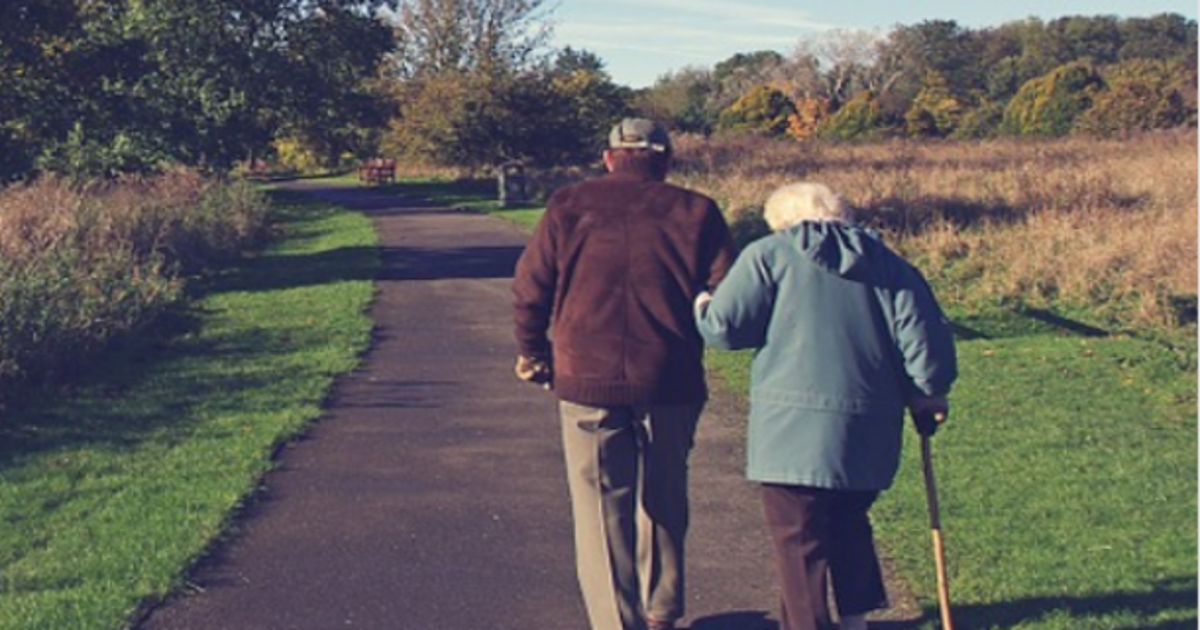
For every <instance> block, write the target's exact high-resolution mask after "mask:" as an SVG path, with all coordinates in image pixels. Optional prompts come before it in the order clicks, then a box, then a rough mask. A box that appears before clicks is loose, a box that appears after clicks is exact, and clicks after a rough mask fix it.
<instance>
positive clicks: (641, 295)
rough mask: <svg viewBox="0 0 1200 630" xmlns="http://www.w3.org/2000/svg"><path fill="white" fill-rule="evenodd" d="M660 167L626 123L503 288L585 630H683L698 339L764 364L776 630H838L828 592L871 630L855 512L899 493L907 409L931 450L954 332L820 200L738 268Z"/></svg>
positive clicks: (870, 577)
mask: <svg viewBox="0 0 1200 630" xmlns="http://www.w3.org/2000/svg"><path fill="white" fill-rule="evenodd" d="M670 159H671V141H670V138H669V136H668V134H667V132H666V131H665V130H664V129H663V128H662V127H661V126H660V125H658V124H657V123H654V122H652V121H648V120H644V119H636V118H635V119H625V120H622V121H621V122H619V123H618V124H617V125H616V126H615V127H614V128H613V129H612V132H611V134H610V136H609V148H608V149H607V150H606V151H605V152H604V162H605V165H606V167H607V170H608V173H607V174H606V175H605V176H602V177H598V178H595V179H591V180H587V181H584V182H581V183H578V184H574V185H571V186H567V187H565V188H562V189H560V190H558V191H557V192H556V193H554V195H553V196H552V197H551V198H550V200H549V202H548V204H547V208H546V212H545V215H544V216H543V217H542V220H541V221H540V223H539V225H538V227H537V229H536V231H535V233H534V235H533V237H532V238H531V239H530V241H529V244H528V245H527V247H526V248H525V251H524V253H523V254H522V256H521V258H520V261H519V262H518V263H517V267H516V272H515V277H514V280H513V304H514V320H515V334H516V339H517V344H518V358H517V365H516V373H517V376H518V377H520V378H521V379H523V380H526V381H530V382H533V383H539V384H542V385H543V386H545V387H547V388H549V389H552V390H553V392H554V394H555V395H556V397H557V398H558V400H559V416H560V420H561V425H562V439H563V445H564V451H565V459H566V470H567V478H568V488H569V490H570V495H571V504H572V516H573V521H574V527H575V549H576V564H577V571H578V578H579V583H580V589H581V591H582V594H583V599H584V604H585V606H586V609H587V612H588V617H589V619H590V622H591V627H592V630H647V629H650V630H655V629H664V628H674V627H675V624H676V622H677V621H678V620H679V619H681V618H682V617H683V614H684V541H685V536H686V533H687V529H688V495H687V474H688V455H689V453H690V451H691V449H692V446H693V441H694V436H695V432H696V425H697V422H698V420H699V417H700V412H701V409H702V407H703V405H704V402H705V401H706V399H707V390H706V386H705V375H704V367H703V362H702V359H703V352H704V345H705V344H706V343H707V344H708V345H711V346H714V347H718V348H726V349H740V348H753V349H755V355H754V362H753V367H752V372H751V392H750V418H749V427H748V443H747V449H746V451H747V460H748V461H747V477H748V478H749V479H750V480H752V481H754V482H757V483H759V484H761V490H762V504H763V509H764V514H765V520H766V525H767V531H768V532H769V535H770V537H771V540H772V542H773V544H774V550H775V559H776V564H777V580H778V583H779V591H780V600H781V611H780V628H781V630H828V629H831V628H833V627H834V626H833V622H832V616H833V615H832V614H831V611H830V607H829V605H828V603H827V589H828V588H829V587H830V586H832V591H833V598H834V601H835V602H836V609H837V613H838V617H839V627H840V628H841V630H863V629H865V628H866V627H867V624H866V618H865V615H866V613H868V612H869V611H872V610H876V609H879V608H883V607H885V606H886V605H887V596H886V593H885V590H884V585H883V581H882V577H881V573H880V569H879V561H878V558H877V557H876V553H875V547H874V541H873V535H872V530H871V523H870V520H869V517H868V510H869V509H870V507H871V505H872V503H873V502H874V501H875V499H876V497H877V496H878V495H879V493H880V492H881V491H882V490H884V489H886V488H887V487H889V485H890V484H891V482H892V479H893V477H894V476H895V473H896V470H897V467H898V465H899V455H900V445H901V430H902V428H903V417H904V412H905V409H908V410H909V411H910V412H911V413H912V416H913V418H914V421H915V423H916V425H917V430H918V431H920V432H922V433H923V434H931V433H932V432H933V431H934V430H936V427H937V421H939V420H941V419H944V418H945V414H946V413H947V411H948V404H947V401H946V398H945V397H946V395H947V394H948V392H949V390H950V386H951V384H952V382H953V381H954V379H955V376H956V362H955V352H954V342H953V337H952V335H951V331H950V328H949V325H948V323H947V322H946V320H945V317H944V316H943V314H942V312H941V309H940V307H939V306H938V304H937V302H936V300H935V298H934V296H933V294H932V292H931V291H930V289H929V287H928V285H927V284H926V282H925V280H924V278H923V277H922V275H921V274H920V272H918V271H917V270H916V269H915V268H914V267H912V266H911V265H909V264H908V263H907V262H905V261H904V260H903V259H901V258H900V257H899V256H898V255H896V254H895V253H893V252H892V251H891V250H890V249H888V248H887V246H885V245H884V244H883V242H882V241H880V240H879V237H878V236H877V235H875V234H874V233H873V232H871V231H869V230H867V229H864V228H862V227H858V226H856V225H855V224H854V223H853V218H852V216H851V211H850V209H849V207H848V206H847V205H846V204H845V203H844V202H843V201H842V200H841V198H839V197H838V196H837V195H836V194H834V193H833V192H832V191H830V190H829V189H828V188H826V187H825V186H823V185H820V184H815V183H798V184H792V185H788V186H784V187H782V188H780V189H779V190H777V191H776V192H775V193H773V194H772V195H771V197H770V198H769V199H768V200H767V202H766V206H765V210H764V218H765V219H766V221H767V222H768V224H769V225H770V226H771V228H772V230H773V234H771V235H770V236H767V237H764V238H762V239H760V240H758V241H755V242H753V243H751V244H750V245H748V246H747V247H746V248H745V250H744V251H743V252H741V253H740V255H739V254H738V253H737V251H736V249H735V245H734V243H733V241H732V239H731V236H730V232H729V229H728V226H727V225H726V222H725V219H724V218H723V216H722V214H721V212H720V210H719V209H718V207H717V205H716V203H715V202H714V201H713V200H712V199H710V198H708V197H706V196H704V195H701V194H699V193H697V192H694V191H690V190H687V189H684V188H681V187H678V186H674V185H671V184H668V183H666V182H665V179H666V176H667V173H668V169H669V165H670ZM551 331H552V332H551ZM935 417H936V420H935Z"/></svg>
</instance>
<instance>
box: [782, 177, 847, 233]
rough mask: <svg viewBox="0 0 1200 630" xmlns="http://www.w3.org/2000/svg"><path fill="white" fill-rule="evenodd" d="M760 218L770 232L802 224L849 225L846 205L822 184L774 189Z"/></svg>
mask: <svg viewBox="0 0 1200 630" xmlns="http://www.w3.org/2000/svg"><path fill="white" fill-rule="evenodd" d="M763 219H764V220H766V222H767V225H769V226H771V229H772V230H775V231H778V230H786V229H787V228H790V227H792V226H793V225H796V224H797V223H800V222H801V221H834V222H838V223H850V222H851V221H853V220H854V212H853V210H851V208H850V206H849V204H847V203H846V202H845V200H843V199H842V198H841V196H839V195H838V194H837V193H835V192H833V191H832V190H830V189H829V187H828V186H826V185H825V184H818V183H815V182H799V183H795V184H787V185H785V186H781V187H780V188H777V189H776V190H775V192H773V193H771V196H770V197H768V198H767V203H766V204H765V205H764V206H763Z"/></svg>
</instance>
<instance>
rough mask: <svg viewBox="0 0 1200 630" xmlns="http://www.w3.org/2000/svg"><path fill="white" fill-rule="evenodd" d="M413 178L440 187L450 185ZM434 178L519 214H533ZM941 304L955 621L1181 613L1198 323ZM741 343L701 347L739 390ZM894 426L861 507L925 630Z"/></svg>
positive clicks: (928, 563) (1181, 623) (1191, 514)
mask: <svg viewBox="0 0 1200 630" xmlns="http://www.w3.org/2000/svg"><path fill="white" fill-rule="evenodd" d="M402 186H403V185H402ZM418 186H424V187H425V188H424V190H425V194H426V196H430V197H433V198H437V197H438V192H439V190H441V188H439V187H445V186H448V185H447V184H420V185H418ZM445 190H447V191H450V192H449V193H448V194H449V195H452V196H453V199H454V201H453V202H454V203H456V204H460V205H468V206H470V207H472V208H475V209H477V210H482V211H489V212H494V213H496V214H498V215H500V216H502V217H505V218H507V219H509V220H513V221H515V222H518V223H520V224H523V225H526V226H530V227H531V226H532V225H534V224H536V221H537V218H538V217H539V216H540V209H538V208H522V209H515V210H501V209H499V208H498V207H497V205H496V204H495V203H494V202H491V201H490V200H488V199H487V197H486V196H484V195H482V194H477V195H475V196H474V197H472V196H471V195H470V194H468V193H469V191H466V192H464V191H463V190H462V189H454V188H453V187H451V188H446V189H445ZM405 192H406V193H408V192H409V190H408V189H407V188H405ZM949 310H950V316H951V319H952V320H954V322H955V324H956V329H957V332H958V337H959V346H958V348H959V359H960V364H961V371H962V377H961V379H960V381H959V383H958V384H957V386H956V389H955V392H954V394H953V396H952V404H953V406H954V409H953V411H952V420H951V422H950V424H948V425H947V426H946V427H944V428H943V429H942V431H940V432H939V434H938V436H936V437H935V438H934V453H935V454H934V458H935V469H936V474H937V479H938V490H939V499H940V508H941V517H942V529H943V534H944V537H945V539H946V546H947V556H948V563H949V570H950V584H951V599H952V603H953V612H954V617H955V621H956V624H957V626H956V627H961V628H971V629H972V630H989V629H991V630H1002V629H1003V630H1014V629H1022V630H1026V629H1027V630H1078V629H1080V628H1088V629H1089V630H1183V629H1185V628H1195V627H1196V622H1197V613H1196V598H1197V584H1196V561H1197V457H1196V454H1197V422H1196V421H1197V418H1196V388H1195V384H1196V350H1195V348H1196V330H1195V327H1194V326H1192V327H1190V328H1184V329H1180V330H1175V331H1170V332H1159V333H1147V334H1145V335H1139V336H1129V335H1109V334H1107V333H1106V332H1105V331H1103V330H1100V329H1097V328H1095V327H1094V326H1092V325H1089V324H1088V323H1085V322H1084V321H1082V320H1083V319H1089V318H1087V313H1069V314H1068V315H1069V316H1065V315H1063V314H1060V313H1054V312H1050V311H1047V310H1036V309H1027V308H1021V307H1011V308H1006V307H999V306H997V307H991V308H985V309H982V310H973V311H966V310H961V309H960V310H958V311H955V310H954V309H953V308H951V309H949ZM1077 315H1078V316H1079V317H1076V316H1077ZM1098 319H1099V318H1098ZM750 359H751V355H750V354H749V353H747V352H734V353H730V352H710V353H709V366H710V369H711V371H712V372H713V373H714V374H715V375H716V376H717V377H718V378H720V379H721V380H723V381H725V382H726V383H727V384H728V385H729V387H730V389H731V390H732V391H734V392H740V393H742V394H745V393H746V392H747V391H748V387H749V365H750ZM906 437H907V442H906V444H905V448H904V459H903V464H902V468H901V471H900V474H899V476H898V478H897V481H896V485H895V486H894V487H893V488H892V489H891V490H890V491H888V492H886V493H884V495H883V497H882V499H881V500H880V503H879V504H878V505H877V507H876V508H875V509H874V510H873V517H874V521H875V523H876V530H877V535H878V537H879V540H880V544H881V545H882V546H883V547H884V548H886V549H887V551H888V554H889V555H890V556H891V557H892V558H893V560H894V561H895V565H896V567H897V569H898V571H899V573H900V578H901V579H902V580H904V581H905V583H906V584H908V586H909V587H910V590H911V591H912V592H913V593H914V594H916V595H917V596H918V599H919V601H920V604H921V606H922V608H923V609H924V615H923V617H922V620H921V621H920V622H919V623H918V624H916V625H915V626H913V630H916V628H920V629H922V630H924V629H932V628H935V627H937V626H938V623H937V621H936V620H937V618H938V611H937V599H936V588H935V583H936V580H935V577H934V574H933V566H934V562H933V557H932V546H931V543H930V533H929V524H928V515H927V512H926V504H925V490H924V485H923V481H922V475H921V462H920V455H919V448H918V444H917V440H916V439H915V433H912V432H908V433H906Z"/></svg>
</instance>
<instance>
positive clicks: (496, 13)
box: [395, 0, 551, 80]
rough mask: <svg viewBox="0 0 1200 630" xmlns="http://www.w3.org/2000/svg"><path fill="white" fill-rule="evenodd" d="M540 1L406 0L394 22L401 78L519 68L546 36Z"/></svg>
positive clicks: (529, 61) (528, 61) (545, 13)
mask: <svg viewBox="0 0 1200 630" xmlns="http://www.w3.org/2000/svg"><path fill="white" fill-rule="evenodd" d="M547 17H548V11H547V9H545V8H543V0H410V1H408V2H405V3H404V4H403V5H402V6H401V9H400V15H399V18H398V21H397V23H396V41H397V47H396V54H395V69H396V73H397V75H398V76H399V77H400V78H401V79H402V80H403V79H409V78H421V77H426V76H431V75H444V74H448V73H473V72H483V73H485V74H488V73H497V72H498V73H504V72H507V71H511V70H514V69H518V68H524V67H527V66H529V65H531V64H532V63H533V62H534V59H533V56H534V55H535V53H537V51H539V50H542V49H543V48H545V46H546V44H547V42H548V41H549V37H550V34H551V30H550V26H549V23H548V22H547V21H546V18H547Z"/></svg>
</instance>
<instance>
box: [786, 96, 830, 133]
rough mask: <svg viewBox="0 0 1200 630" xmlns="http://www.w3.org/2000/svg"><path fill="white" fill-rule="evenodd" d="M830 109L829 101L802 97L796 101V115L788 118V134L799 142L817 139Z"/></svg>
mask: <svg viewBox="0 0 1200 630" xmlns="http://www.w3.org/2000/svg"><path fill="white" fill-rule="evenodd" d="M830 109H831V103H830V102H829V99H824V98H811V97H801V98H800V100H798V101H796V113H795V114H792V115H791V116H789V117H788V128H787V134H788V135H789V136H791V137H793V138H795V139H797V140H808V139H810V138H814V137H816V135H817V132H818V130H819V129H820V128H821V124H822V123H824V122H825V119H826V118H828V117H829V111H830Z"/></svg>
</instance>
